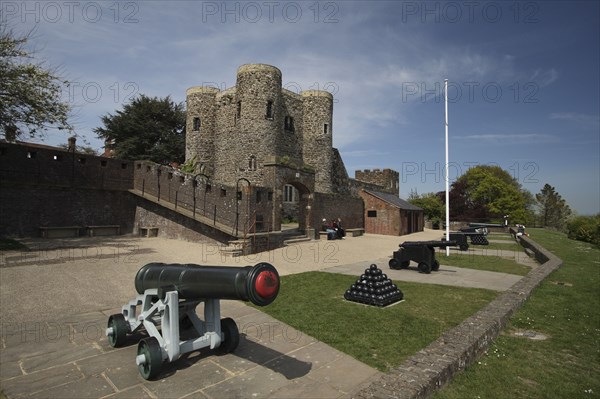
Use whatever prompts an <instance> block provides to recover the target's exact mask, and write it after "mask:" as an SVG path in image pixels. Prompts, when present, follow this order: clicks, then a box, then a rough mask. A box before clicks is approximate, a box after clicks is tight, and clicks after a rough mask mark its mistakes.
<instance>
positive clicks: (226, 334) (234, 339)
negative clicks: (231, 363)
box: [215, 317, 240, 355]
mask: <svg viewBox="0 0 600 399" xmlns="http://www.w3.org/2000/svg"><path fill="white" fill-rule="evenodd" d="M221 332H222V333H223V341H221V345H219V347H218V348H216V349H215V351H216V352H217V354H218V355H226V354H228V353H231V352H233V351H234V350H235V348H237V347H238V345H239V343H240V332H239V331H238V328H237V324H235V321H233V319H232V318H230V317H226V318H224V319H221Z"/></svg>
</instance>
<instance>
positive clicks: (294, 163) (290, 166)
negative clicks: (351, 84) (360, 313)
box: [186, 64, 399, 230]
mask: <svg viewBox="0 0 600 399" xmlns="http://www.w3.org/2000/svg"><path fill="white" fill-rule="evenodd" d="M186 132H187V134H186V162H195V163H196V164H197V168H198V171H200V172H201V173H202V174H203V175H206V176H209V177H210V179H211V180H212V181H215V182H219V183H220V184H224V185H228V186H232V187H236V190H237V189H239V187H240V186H250V187H253V188H264V189H266V190H267V191H269V190H270V191H269V192H272V201H273V203H272V206H273V211H272V215H269V216H265V215H261V218H262V219H263V220H270V221H271V222H270V223H267V224H268V225H270V226H271V228H272V229H273V230H278V229H279V228H280V224H281V220H282V219H283V218H286V219H289V218H297V219H298V221H299V224H300V228H301V229H306V230H308V229H314V228H315V226H316V223H315V221H320V220H321V218H327V219H329V218H333V217H337V216H338V215H336V214H335V213H333V212H337V213H344V212H343V211H344V209H346V208H347V207H348V208H349V209H350V208H351V209H353V210H356V209H358V208H357V204H356V203H352V201H354V202H355V201H356V200H359V201H360V195H359V191H360V190H361V189H365V188H366V189H370V190H374V191H377V192H386V193H389V194H392V195H396V196H398V191H399V184H398V183H399V174H398V172H396V171H393V170H391V169H383V170H379V169H375V170H373V171H370V170H365V171H357V172H356V176H355V179H351V178H349V177H348V173H347V171H346V168H345V166H344V162H343V160H342V158H341V156H340V153H339V151H338V150H337V149H335V148H333V147H332V143H333V96H332V95H331V93H329V92H327V91H322V90H307V91H302V92H300V93H294V92H292V91H289V90H286V89H284V88H283V87H282V74H281V71H280V70H279V69H278V68H276V67H274V66H271V65H265V64H246V65H242V66H240V67H239V68H238V70H237V76H236V85H235V86H234V87H231V88H228V89H225V90H219V89H217V88H214V87H206V86H195V87H191V88H189V89H188V90H187V125H186ZM315 194H319V195H320V197H319V198H320V200H321V201H319V203H315ZM323 196H330V197H329V198H328V199H327V201H323ZM323 203H327V204H331V209H325V208H323V206H322V204H323ZM350 203H352V204H351V205H350ZM349 212H350V211H348V212H346V213H345V215H346V217H347V218H348V213H349ZM354 213H356V212H354V211H352V212H351V215H350V217H349V220H350V221H351V222H352V223H353V224H354V225H356V226H354V227H363V226H362V225H363V220H362V219H363V215H362V212H360V213H361V215H360V216H359V215H354ZM359 218H360V219H361V220H360V221H359ZM317 224H318V223H317Z"/></svg>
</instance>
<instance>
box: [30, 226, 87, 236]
mask: <svg viewBox="0 0 600 399" xmlns="http://www.w3.org/2000/svg"><path fill="white" fill-rule="evenodd" d="M79 230H81V226H60V227H58V226H50V227H48V226H45V227H40V233H41V235H42V237H43V238H67V237H79Z"/></svg>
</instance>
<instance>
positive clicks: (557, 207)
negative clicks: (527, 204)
mask: <svg viewBox="0 0 600 399" xmlns="http://www.w3.org/2000/svg"><path fill="white" fill-rule="evenodd" d="M535 199H536V201H537V203H538V208H539V211H540V212H539V216H540V220H541V223H542V225H543V226H544V227H555V228H557V229H561V230H564V229H565V227H566V223H567V220H568V219H569V217H570V216H571V208H570V207H569V205H568V204H567V202H566V201H565V200H564V199H563V198H562V197H561V196H560V194H559V193H557V192H556V190H555V188H554V187H552V186H551V185H549V184H547V183H546V184H545V185H544V187H543V188H542V190H541V191H540V192H539V193H538V194H536V195H535Z"/></svg>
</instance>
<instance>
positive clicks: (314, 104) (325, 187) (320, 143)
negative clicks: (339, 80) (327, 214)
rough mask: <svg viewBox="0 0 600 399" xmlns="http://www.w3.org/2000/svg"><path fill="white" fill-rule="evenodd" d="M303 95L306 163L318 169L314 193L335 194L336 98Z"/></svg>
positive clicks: (323, 93) (314, 92) (313, 92)
mask: <svg viewBox="0 0 600 399" xmlns="http://www.w3.org/2000/svg"><path fill="white" fill-rule="evenodd" d="M301 95H302V99H303V103H304V117H303V126H302V128H303V132H304V141H303V155H304V162H305V163H306V164H308V165H311V166H313V167H314V168H315V172H316V174H315V190H316V191H317V192H321V193H332V192H333V184H332V162H333V153H332V145H333V135H332V129H333V125H332V121H333V96H332V95H331V93H329V92H326V91H322V90H307V91H303V92H302V93H301Z"/></svg>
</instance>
